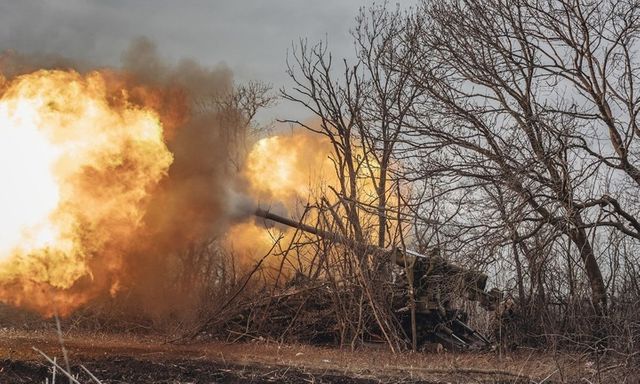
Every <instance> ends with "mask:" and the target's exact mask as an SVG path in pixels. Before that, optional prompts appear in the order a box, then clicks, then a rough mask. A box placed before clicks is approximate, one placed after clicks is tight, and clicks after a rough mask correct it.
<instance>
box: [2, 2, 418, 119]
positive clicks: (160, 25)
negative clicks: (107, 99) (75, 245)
mask: <svg viewBox="0 0 640 384" xmlns="http://www.w3.org/2000/svg"><path fill="white" fill-rule="evenodd" d="M372 2H373V0H323V1H318V0H235V1H233V0H209V1H205V0H188V1H185V0H135V1H133V0H131V1H127V0H0V51H2V50H5V49H14V50H17V51H19V52H24V53H34V52H35V53H56V54H60V55H63V56H66V57H69V58H72V59H82V60H86V61H89V62H90V63H92V64H95V65H112V66H117V65H119V64H120V57H121V54H122V52H123V51H124V50H125V49H126V48H127V47H128V45H129V44H130V42H131V41H132V39H134V38H136V37H140V36H145V37H148V38H150V39H151V40H152V41H154V42H155V43H156V45H157V46H158V51H159V52H160V54H161V55H162V56H163V57H165V58H166V59H167V60H170V61H177V60H179V59H181V58H191V59H195V60H196V61H198V62H199V63H201V64H203V65H206V66H214V65H216V64H219V63H221V62H224V63H226V64H227V65H228V66H229V67H230V68H231V69H233V71H234V73H235V75H236V79H238V80H239V81H243V80H248V79H256V80H262V81H265V82H268V83H271V84H273V86H274V88H276V89H278V88H280V87H282V86H286V85H287V84H288V83H287V80H288V79H287V76H286V74H285V58H286V51H287V49H288V48H290V47H291V44H292V42H293V41H298V39H299V38H301V37H303V38H304V37H306V38H308V39H309V41H311V42H316V41H319V40H322V39H325V38H326V39H327V40H328V42H329V47H330V49H331V50H332V52H333V53H334V56H336V57H344V56H349V55H352V53H353V45H352V41H351V37H350V35H349V29H350V28H351V27H352V26H353V24H354V18H355V16H356V14H357V12H358V9H359V7H361V6H366V5H370V4H371V3H372ZM378 3H379V2H378ZM411 3H415V0H405V1H403V5H406V4H411ZM305 115H306V114H305V112H304V111H303V110H302V109H301V108H299V107H297V106H293V105H290V104H284V103H282V102H281V103H280V105H279V106H278V107H277V108H274V109H272V110H271V111H269V112H268V113H267V114H263V117H262V119H269V118H274V117H281V118H282V117H287V118H304V117H305Z"/></svg>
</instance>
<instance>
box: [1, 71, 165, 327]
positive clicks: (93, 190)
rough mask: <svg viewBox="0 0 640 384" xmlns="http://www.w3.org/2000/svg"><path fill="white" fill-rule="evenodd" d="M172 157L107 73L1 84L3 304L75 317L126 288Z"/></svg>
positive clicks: (150, 120) (156, 127)
mask: <svg viewBox="0 0 640 384" xmlns="http://www.w3.org/2000/svg"><path fill="white" fill-rule="evenodd" d="M171 162H172V155H171V153H170V152H169V151H168V149H167V147H166V145H165V143H164V141H163V132H162V124H161V123H160V120H159V117H158V115H157V114H156V113H155V112H154V111H152V110H150V109H146V108H144V107H141V106H137V105H134V104H133V103H131V102H130V100H129V97H128V93H127V91H126V90H123V89H117V90H116V91H114V90H113V89H112V88H110V87H109V86H108V84H107V80H106V77H105V76H103V74H101V73H100V72H92V73H89V74H87V75H81V74H79V73H77V72H74V71H59V70H55V71H45V70H40V71H37V72H33V73H30V74H26V75H22V76H19V77H16V78H14V79H10V80H6V79H3V78H2V77H1V76H0V180H2V186H1V187H0V212H1V213H0V301H3V302H8V303H12V304H16V305H23V306H26V307H29V308H32V309H36V310H38V311H40V312H42V313H45V314H49V315H50V314H52V313H54V312H56V311H57V312H59V313H62V314H64V313H68V312H70V311H72V310H73V309H75V308H77V307H78V306H79V305H81V304H83V303H84V302H86V301H87V300H89V299H90V298H91V297H92V296H95V295H96V294H97V293H98V292H102V291H109V290H110V289H111V290H113V289H115V287H117V285H118V284H119V282H118V279H117V273H116V272H117V271H118V269H119V268H121V262H122V257H123V255H122V252H123V249H125V248H126V245H127V243H128V242H131V241H132V237H133V235H134V233H135V231H136V229H138V228H139V227H140V226H141V225H142V219H143V216H144V213H145V206H146V203H147V202H148V198H149V195H150V193H151V192H152V190H153V189H154V187H155V186H156V185H157V184H158V182H159V181H160V180H161V179H162V178H163V177H164V175H165V174H166V172H167V170H168V168H169V165H170V164H171Z"/></svg>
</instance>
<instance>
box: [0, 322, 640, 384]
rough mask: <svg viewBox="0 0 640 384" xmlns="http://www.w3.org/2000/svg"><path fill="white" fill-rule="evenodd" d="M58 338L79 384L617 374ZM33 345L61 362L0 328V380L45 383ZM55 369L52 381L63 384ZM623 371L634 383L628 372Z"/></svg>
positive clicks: (543, 360) (53, 340)
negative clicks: (54, 378) (98, 383)
mask: <svg viewBox="0 0 640 384" xmlns="http://www.w3.org/2000/svg"><path fill="white" fill-rule="evenodd" d="M63 341H64V345H65V348H66V350H67V351H68V359H69V362H70V367H71V369H70V370H71V372H72V373H73V374H74V375H77V380H78V381H79V382H81V383H89V382H93V383H95V382H96V380H94V379H92V378H91V377H90V375H89V374H88V373H86V371H85V370H84V368H86V370H88V371H89V372H91V374H93V375H94V376H95V377H96V379H98V380H99V381H100V382H101V383H103V384H107V383H176V384H177V383H532V382H545V383H549V382H587V381H584V380H585V379H586V380H588V381H589V382H597V381H600V382H609V381H607V380H608V379H612V380H613V379H614V376H612V375H613V374H614V372H615V373H616V375H621V373H620V372H619V370H614V369H611V367H602V366H601V368H603V369H601V371H602V370H605V375H609V376H598V374H597V372H596V369H595V367H594V365H597V364H598V362H594V361H591V360H590V359H588V358H586V357H584V356H582V357H577V356H570V355H562V356H554V355H553V354H550V353H545V354H542V353H539V352H533V351H518V352H514V353H512V354H510V355H509V356H508V357H499V356H497V355H496V354H495V353H458V354H450V353H443V354H435V353H398V354H392V353H390V352H388V351H387V350H386V349H384V348H380V347H373V346H371V347H364V348H360V349H358V350H355V351H350V350H339V349H335V348H320V347H311V346H304V345H281V344H275V343H269V342H265V341H258V342H254V343H242V344H225V343H222V342H194V343H181V344H176V343H168V342H166V341H165V340H162V339H160V338H154V337H140V336H134V335H126V334H121V335H112V334H110V335H104V334H81V333H73V334H65V335H64V338H63ZM36 349H37V350H39V351H41V352H42V353H43V354H45V355H47V356H49V357H50V358H51V359H53V358H54V357H55V358H56V361H57V363H58V364H59V365H60V366H62V367H64V366H65V363H64V359H63V354H62V348H61V344H60V340H59V338H58V336H57V334H56V333H55V332H52V331H40V332H22V331H15V330H11V329H0V383H3V384H4V383H45V382H47V381H48V382H49V383H51V382H52V378H53V377H52V376H53V369H52V364H51V363H49V362H48V361H47V360H46V358H45V357H44V356H43V355H42V354H41V353H40V352H38V351H37V350H36ZM600 363H601V364H604V362H600ZM83 367H84V368H83ZM607 368H608V369H607ZM56 371H57V372H56V380H57V382H59V383H66V382H67V380H66V379H64V380H63V377H62V376H61V375H62V373H61V372H60V371H59V370H56ZM625 375H626V376H624V377H626V379H627V380H633V377H632V376H629V373H628V372H627V373H625ZM638 378H640V376H638V377H637V378H636V379H638ZM603 379H604V380H603ZM622 382H624V381H619V383H622ZM627 382H630V383H631V382H634V381H627ZM636 382H637V381H636Z"/></svg>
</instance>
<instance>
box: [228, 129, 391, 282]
mask: <svg viewBox="0 0 640 384" xmlns="http://www.w3.org/2000/svg"><path fill="white" fill-rule="evenodd" d="M357 156H358V157H359V159H363V154H362V153H358V154H357ZM376 164H377V163H376V162H375V161H374V160H373V159H370V160H369V161H368V162H363V164H362V166H360V167H359V173H358V174H357V175H356V178H357V182H356V184H357V189H358V194H359V197H360V199H361V200H360V201H361V202H362V203H364V204H365V205H374V204H375V203H376V199H377V197H376V192H375V188H374V185H373V183H372V181H371V178H370V176H371V175H372V174H373V175H374V176H375V175H377V174H378V173H379V172H378V170H377V169H373V170H370V169H369V168H367V166H371V167H375V165H376ZM243 177H244V178H245V179H246V180H247V181H248V184H249V186H248V191H249V194H250V195H251V196H252V197H254V198H255V199H256V200H257V201H258V203H259V205H261V206H262V207H263V208H268V209H272V210H274V211H275V212H278V213H279V214H282V215H285V216H290V217H295V218H297V217H298V216H299V213H300V212H301V209H300V208H301V206H302V205H304V204H308V203H309V204H312V205H313V204H317V202H319V201H320V200H321V198H324V199H326V201H328V202H329V203H330V204H335V203H336V202H337V201H338V197H337V196H336V195H335V192H334V191H339V190H340V180H339V178H338V175H337V174H336V168H335V164H334V160H333V148H332V146H331V143H330V142H329V140H328V139H327V138H326V137H324V136H320V135H313V134H310V133H303V132H296V133H293V134H285V135H279V136H271V137H267V138H264V139H261V140H259V141H257V142H256V143H255V144H254V145H253V147H252V148H251V150H250V152H249V154H248V155H247V159H246V163H245V167H244V172H243ZM340 213H341V212H339V214H340ZM359 214H360V218H361V219H362V220H363V224H365V223H364V222H371V223H376V222H377V221H376V220H375V218H377V216H375V214H374V213H371V210H368V211H367V210H361V211H360V212H359ZM374 216H375V217H374ZM317 220H318V216H317V211H315V210H311V211H310V212H308V213H307V214H306V215H305V221H306V222H307V223H309V224H311V225H315V223H316V222H317ZM264 224H265V223H263V222H262V221H261V220H260V219H257V221H256V220H254V221H250V222H244V223H239V224H236V225H234V226H233V227H232V228H231V230H230V231H229V232H228V233H227V241H228V242H229V243H231V245H230V247H231V248H232V249H233V250H235V251H239V252H241V253H243V254H247V255H251V256H253V258H254V259H255V258H256V257H261V256H263V255H264V254H265V253H266V252H267V251H268V250H269V249H270V248H271V246H272V245H273V244H274V242H275V241H277V240H279V239H280V236H281V235H282V236H283V238H282V239H280V240H281V241H282V243H281V245H282V247H283V248H287V244H288V243H289V242H290V241H292V240H293V235H294V230H292V229H290V228H285V227H282V226H275V227H273V228H271V229H269V230H265V228H264ZM266 224H269V223H266ZM368 235H369V237H370V241H372V243H374V242H375V239H376V236H377V233H376V232H375V231H373V230H372V231H371V232H370V233H369V234H368ZM294 252H295V251H294ZM291 259H292V260H293V259H296V262H298V261H300V260H301V259H302V258H301V255H300V254H299V253H298V255H297V257H295V258H291ZM292 262H293V261H292ZM274 263H275V264H279V263H280V260H274ZM267 264H268V263H267ZM272 264H273V263H272ZM302 264H303V265H302V266H299V265H297V266H296V267H302V268H304V264H305V262H304V260H302ZM285 273H286V272H285Z"/></svg>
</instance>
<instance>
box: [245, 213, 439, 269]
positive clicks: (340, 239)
mask: <svg viewBox="0 0 640 384" xmlns="http://www.w3.org/2000/svg"><path fill="white" fill-rule="evenodd" d="M254 214H255V215H256V216H258V217H261V218H263V219H266V220H271V221H275V222H277V223H280V224H283V225H286V226H289V227H292V228H298V229H300V230H301V231H305V232H307V233H311V234H313V235H316V236H318V237H321V238H323V239H327V240H330V241H332V242H335V243H339V244H344V245H351V246H357V247H360V248H361V249H365V250H367V251H371V252H382V253H385V254H388V253H389V252H391V251H389V250H388V249H384V248H380V247H376V246H373V245H369V244H359V243H357V242H355V241H353V240H350V239H348V238H346V237H344V236H342V235H339V234H337V233H334V232H329V231H325V230H322V229H320V228H316V227H312V226H310V225H307V224H305V223H302V222H299V221H295V220H291V219H289V218H287V217H282V216H280V215H276V214H275V213H272V212H270V211H268V210H266V209H262V208H258V209H256V210H255V212H254ZM404 252H405V253H406V254H408V255H409V256H413V257H417V258H424V259H429V257H428V256H426V255H423V254H421V253H418V252H415V251H411V250H405V251H404Z"/></svg>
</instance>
